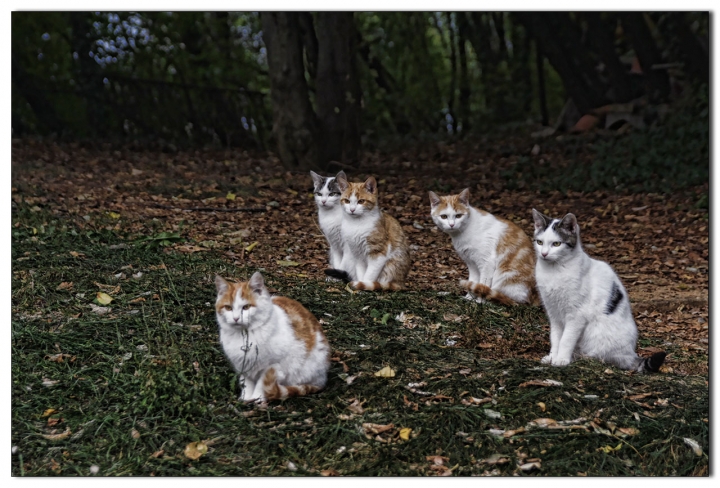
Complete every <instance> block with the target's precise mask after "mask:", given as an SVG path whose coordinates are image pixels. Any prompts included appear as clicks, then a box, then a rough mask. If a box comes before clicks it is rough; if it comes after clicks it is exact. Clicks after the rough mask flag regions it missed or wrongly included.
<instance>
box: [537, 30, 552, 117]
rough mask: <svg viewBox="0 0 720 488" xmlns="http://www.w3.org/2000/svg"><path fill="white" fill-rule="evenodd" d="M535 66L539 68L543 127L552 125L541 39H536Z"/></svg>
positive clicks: (539, 95) (539, 93) (539, 96)
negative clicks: (546, 92)
mask: <svg viewBox="0 0 720 488" xmlns="http://www.w3.org/2000/svg"><path fill="white" fill-rule="evenodd" d="M535 66H536V68H537V79H538V98H539V102H540V117H541V118H542V125H544V126H549V125H550V116H549V114H548V108H547V96H546V94H545V56H543V53H542V45H541V44H540V40H539V39H535Z"/></svg>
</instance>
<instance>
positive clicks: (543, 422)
mask: <svg viewBox="0 0 720 488" xmlns="http://www.w3.org/2000/svg"><path fill="white" fill-rule="evenodd" d="M530 424H532V425H535V426H537V427H549V426H551V425H555V424H557V420H555V419H545V418H542V419H535V420H533V421H532V422H530Z"/></svg>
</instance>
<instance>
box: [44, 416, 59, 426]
mask: <svg viewBox="0 0 720 488" xmlns="http://www.w3.org/2000/svg"><path fill="white" fill-rule="evenodd" d="M61 421H62V419H59V418H57V417H48V419H47V425H48V427H54V426H56V425H57V424H59V423H60V422H61Z"/></svg>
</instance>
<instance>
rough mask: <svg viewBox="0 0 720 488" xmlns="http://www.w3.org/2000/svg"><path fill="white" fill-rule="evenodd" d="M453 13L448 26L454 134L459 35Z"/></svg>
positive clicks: (450, 101)
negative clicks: (453, 24) (456, 33)
mask: <svg viewBox="0 0 720 488" xmlns="http://www.w3.org/2000/svg"><path fill="white" fill-rule="evenodd" d="M451 15H452V14H451V13H450V12H447V28H448V32H449V38H450V96H449V97H448V113H449V114H450V117H452V131H453V134H457V119H458V115H457V113H455V87H456V86H457V71H458V70H457V51H456V48H455V45H456V43H457V35H455V29H453V28H452V19H451V18H450V16H451Z"/></svg>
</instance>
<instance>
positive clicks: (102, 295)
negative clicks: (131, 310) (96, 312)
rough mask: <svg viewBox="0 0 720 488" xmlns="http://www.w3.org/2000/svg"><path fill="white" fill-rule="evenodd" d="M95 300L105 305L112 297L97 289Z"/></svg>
mask: <svg viewBox="0 0 720 488" xmlns="http://www.w3.org/2000/svg"><path fill="white" fill-rule="evenodd" d="M95 300H97V302H98V303H99V304H100V305H107V304H109V303H110V302H112V301H113V299H112V297H111V296H110V295H108V294H107V293H103V292H101V291H99V292H98V293H97V296H96V297H95Z"/></svg>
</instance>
